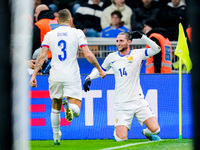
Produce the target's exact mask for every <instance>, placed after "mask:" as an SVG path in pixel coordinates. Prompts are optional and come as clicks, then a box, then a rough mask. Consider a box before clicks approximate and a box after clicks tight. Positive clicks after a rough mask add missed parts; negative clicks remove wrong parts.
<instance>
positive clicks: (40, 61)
mask: <svg viewBox="0 0 200 150" xmlns="http://www.w3.org/2000/svg"><path fill="white" fill-rule="evenodd" d="M48 50H49V48H47V47H43V48H42V51H41V53H40V54H39V55H38V57H37V59H36V63H35V68H34V71H33V74H32V77H31V80H30V85H31V87H37V81H36V75H37V73H38V71H39V70H40V69H41V67H42V65H43V63H44V61H45V58H46V55H47V53H48Z"/></svg>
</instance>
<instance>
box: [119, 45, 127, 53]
mask: <svg viewBox="0 0 200 150" xmlns="http://www.w3.org/2000/svg"><path fill="white" fill-rule="evenodd" d="M127 48H128V47H127V46H126V47H123V48H122V49H121V50H119V49H117V50H118V51H119V52H123V51H125V50H126V49H127Z"/></svg>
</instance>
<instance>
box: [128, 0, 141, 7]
mask: <svg viewBox="0 0 200 150" xmlns="http://www.w3.org/2000/svg"><path fill="white" fill-rule="evenodd" d="M140 1H141V0H126V2H125V3H126V5H127V6H129V7H130V8H131V9H133V8H136V7H138V4H139V3H140Z"/></svg>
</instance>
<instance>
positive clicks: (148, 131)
mask: <svg viewBox="0 0 200 150" xmlns="http://www.w3.org/2000/svg"><path fill="white" fill-rule="evenodd" d="M143 133H144V135H146V136H149V135H157V134H158V133H160V128H159V129H158V130H157V131H155V132H151V131H150V130H149V129H148V128H146V129H144V130H143Z"/></svg>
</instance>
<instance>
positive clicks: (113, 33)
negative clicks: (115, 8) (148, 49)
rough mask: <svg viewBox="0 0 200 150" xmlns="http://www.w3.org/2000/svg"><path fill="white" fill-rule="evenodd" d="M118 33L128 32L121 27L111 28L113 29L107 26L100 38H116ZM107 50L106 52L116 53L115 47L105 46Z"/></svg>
mask: <svg viewBox="0 0 200 150" xmlns="http://www.w3.org/2000/svg"><path fill="white" fill-rule="evenodd" d="M120 32H128V28H126V27H124V26H121V27H119V28H113V27H111V26H109V27H106V28H104V29H103V30H102V32H101V37H107V38H112V37H113V38H116V37H117V35H118V34H119V33H120ZM107 50H108V51H116V50H117V47H116V46H107Z"/></svg>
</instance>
